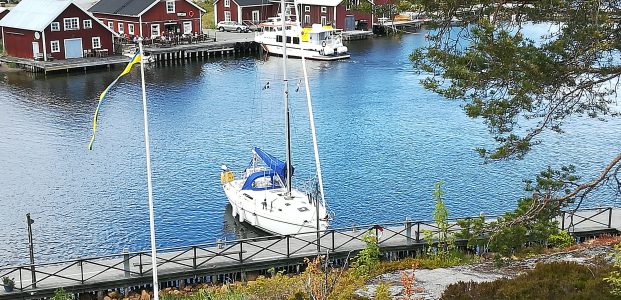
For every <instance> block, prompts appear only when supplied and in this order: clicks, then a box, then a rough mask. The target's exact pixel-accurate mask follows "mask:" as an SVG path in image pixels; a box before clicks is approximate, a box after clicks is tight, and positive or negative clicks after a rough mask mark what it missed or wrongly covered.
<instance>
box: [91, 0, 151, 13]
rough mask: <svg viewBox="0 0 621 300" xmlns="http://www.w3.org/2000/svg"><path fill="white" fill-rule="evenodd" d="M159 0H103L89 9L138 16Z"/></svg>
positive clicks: (97, 11) (96, 11) (94, 11)
mask: <svg viewBox="0 0 621 300" xmlns="http://www.w3.org/2000/svg"><path fill="white" fill-rule="evenodd" d="M158 1H159V0H101V1H99V2H97V4H95V5H93V7H91V8H90V9H89V11H90V12H93V13H102V14H110V15H122V16H138V15H139V14H140V13H142V12H143V11H145V10H146V9H147V8H149V7H150V6H151V5H153V4H154V3H156V2H158Z"/></svg>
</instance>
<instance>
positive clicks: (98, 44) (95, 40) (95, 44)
mask: <svg viewBox="0 0 621 300" xmlns="http://www.w3.org/2000/svg"><path fill="white" fill-rule="evenodd" d="M92 45H93V49H99V48H101V39H100V38H99V37H98V36H96V37H93V43H92Z"/></svg>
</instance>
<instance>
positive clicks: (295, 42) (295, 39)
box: [293, 36, 300, 45]
mask: <svg viewBox="0 0 621 300" xmlns="http://www.w3.org/2000/svg"><path fill="white" fill-rule="evenodd" d="M293 43H294V44H298V45H299V44H300V38H299V37H296V36H294V37H293Z"/></svg>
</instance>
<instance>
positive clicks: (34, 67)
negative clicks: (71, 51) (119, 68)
mask: <svg viewBox="0 0 621 300" xmlns="http://www.w3.org/2000/svg"><path fill="white" fill-rule="evenodd" d="M128 47H129V46H128ZM133 47H135V46H133ZM259 48H260V47H259V46H258V44H256V43H254V42H249V41H221V42H217V41H210V42H200V43H193V44H180V45H171V46H164V45H161V46H146V47H145V52H150V53H151V55H152V56H154V57H155V62H156V63H157V62H158V61H161V62H163V61H170V60H179V59H190V58H209V57H218V56H224V55H228V54H253V53H258V52H259ZM129 60H130V58H129V57H128V56H123V55H111V56H107V57H83V58H74V59H67V60H52V61H38V60H34V59H25V58H17V57H10V56H0V62H2V63H6V64H10V65H12V66H15V67H18V68H22V69H24V70H26V71H29V72H33V73H45V74H47V73H48V72H58V71H64V72H70V71H86V70H87V69H89V68H95V67H108V68H109V67H110V66H112V65H119V64H120V65H124V64H127V63H128V62H129Z"/></svg>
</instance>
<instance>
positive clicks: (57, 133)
mask: <svg viewBox="0 0 621 300" xmlns="http://www.w3.org/2000/svg"><path fill="white" fill-rule="evenodd" d="M424 43H425V40H424V38H423V35H407V36H404V37H402V38H401V39H397V38H394V39H393V38H378V39H373V40H367V41H361V42H352V43H350V44H349V45H348V46H349V48H350V50H351V54H352V58H351V59H350V60H345V61H339V62H308V67H309V68H308V72H309V76H310V81H311V92H312V95H313V101H314V110H315V120H316V127H317V134H318V140H319V151H320V155H321V159H322V168H323V175H324V181H325V190H326V198H327V201H328V203H329V205H330V208H331V209H332V210H333V211H334V212H335V214H336V219H335V220H334V222H333V223H332V226H337V227H338V226H348V225H351V224H353V223H356V224H363V223H372V222H380V221H394V220H404V219H405V218H406V217H407V218H411V219H429V218H431V212H432V209H433V203H432V197H431V191H432V188H433V184H434V183H435V182H436V181H438V180H444V181H445V182H446V184H445V186H444V187H445V189H446V201H447V206H448V209H449V212H450V214H451V215H452V216H466V215H478V214H479V213H480V212H485V213H486V214H496V213H501V212H504V211H506V210H510V209H512V208H513V207H514V206H515V203H516V199H517V198H518V197H520V196H523V195H524V192H523V190H522V179H525V178H532V177H534V175H535V174H536V173H537V172H538V171H540V170H541V169H543V168H545V167H546V166H548V165H551V166H555V167H558V166H561V165H563V164H568V163H574V164H575V165H576V166H577V170H578V173H579V175H581V176H584V177H585V178H591V177H592V176H594V175H595V174H596V173H597V170H598V169H601V168H602V167H603V165H604V164H605V163H606V162H607V161H608V160H610V159H611V158H612V157H613V156H614V154H615V153H618V151H619V149H621V140H619V136H621V120H620V119H610V120H607V121H604V122H602V121H598V120H593V119H589V118H581V117H578V116H576V117H574V118H572V119H571V120H570V121H569V122H567V123H566V125H565V126H566V129H567V133H565V134H563V135H558V134H553V133H548V134H545V135H544V138H545V140H544V143H543V144H541V145H539V146H537V147H536V148H535V149H534V150H533V151H532V153H531V154H529V155H528V156H527V157H526V159H524V160H520V161H508V162H498V163H492V164H484V162H483V161H482V160H481V159H480V158H479V157H478V154H477V153H476V152H475V151H474V150H473V149H474V148H476V147H485V146H487V147H490V146H493V143H492V138H491V135H490V134H489V133H488V132H487V131H486V127H485V126H484V125H483V124H482V122H481V121H480V120H475V119H469V118H467V117H466V116H465V114H464V112H463V111H462V109H461V105H462V104H463V103H460V102H458V101H447V100H444V99H442V98H441V97H439V96H437V95H435V94H433V93H430V92H428V91H425V90H424V89H423V88H422V87H421V86H420V84H419V83H418V80H419V79H421V78H422V77H421V75H419V74H417V73H416V72H415V71H414V70H413V69H412V65H411V63H410V62H409V60H408V55H409V54H410V53H411V51H412V50H413V49H414V48H416V47H419V46H421V45H423V44H424ZM119 71H120V70H119V69H116V70H112V71H110V72H108V71H105V70H104V71H89V72H88V73H86V74H83V73H71V74H59V75H49V76H47V77H45V78H43V77H40V76H33V75H30V74H25V73H15V72H4V73H0V81H1V82H2V84H0V141H1V142H0V170H1V171H0V228H2V230H0V265H8V264H15V263H24V262H26V261H27V253H28V252H27V231H26V225H25V224H26V222H25V214H26V213H28V212H30V213H31V214H32V216H33V218H34V219H35V224H34V225H33V232H34V236H35V256H36V260H37V261H51V260H57V259H66V258H69V257H78V256H86V255H97V254H106V253H115V252H119V251H121V250H122V249H124V248H127V249H129V250H141V249H145V248H148V245H149V234H148V213H147V192H146V173H145V158H144V144H143V143H144V140H143V139H144V138H143V126H142V122H143V121H142V104H141V99H140V85H139V72H136V71H134V72H132V73H131V74H130V75H128V76H127V77H125V78H123V79H122V80H121V81H120V82H119V84H118V85H117V86H116V87H115V88H114V90H112V91H110V93H109V95H108V100H107V102H106V103H105V104H104V106H103V108H102V111H101V114H100V118H99V123H98V125H99V127H98V129H99V131H98V135H97V139H96V142H95V144H94V150H93V151H87V148H86V145H87V142H88V140H89V138H90V135H91V119H92V114H93V112H94V109H95V106H96V99H97V96H98V94H99V93H100V92H101V91H102V90H103V89H104V88H105V86H106V85H107V84H108V83H109V82H110V81H112V80H113V79H114V77H115V76H116V75H117V74H118V72H119ZM289 71H290V74H291V76H290V77H291V78H292V79H291V81H292V83H291V85H290V90H291V107H292V108H291V109H292V120H293V162H294V165H295V167H296V177H295V182H297V183H300V184H301V183H303V182H305V181H306V180H308V179H309V178H311V177H312V175H313V173H314V161H313V151H312V143H311V136H310V129H309V125H308V115H307V112H306V102H305V98H304V87H303V86H302V87H300V88H299V91H298V92H295V90H296V88H297V85H298V80H299V79H301V70H300V61H299V60H294V61H291V62H290V63H289ZM0 72H1V71H0ZM280 72H281V59H280V58H277V57H270V58H269V59H268V60H267V61H264V60H261V59H257V58H254V57H243V58H234V57H230V58H225V59H214V60H209V61H194V62H185V63H183V62H179V63H176V64H165V65H157V66H152V67H150V68H149V69H147V70H146V77H147V81H148V84H147V94H148V98H149V121H150V129H151V135H150V137H151V143H152V163H153V183H154V187H153V193H154V199H155V200H154V201H155V219H156V234H157V244H158V245H159V246H176V245H186V244H192V243H203V242H210V241H214V240H215V239H217V238H222V237H227V238H229V239H230V238H233V237H235V236H236V235H237V236H243V235H244V234H245V233H244V232H245V230H246V229H244V228H241V229H240V228H239V227H236V226H235V224H233V223H232V221H231V218H230V217H228V215H226V203H227V201H226V198H225V196H224V194H223V192H222V190H221V188H220V185H219V167H220V165H221V164H227V165H229V166H230V167H231V168H232V169H237V170H239V169H241V168H243V167H244V166H245V165H246V163H247V162H248V161H249V159H250V155H251V149H252V147H253V146H255V145H257V146H260V147H262V148H265V149H266V150H268V151H271V152H273V153H274V154H276V155H278V156H281V157H282V156H283V153H284V150H283V149H284V139H283V134H284V125H283V123H284V118H283V107H282V95H281V89H282V83H281V79H280V78H281V73H280ZM267 82H269V83H270V88H269V89H266V90H263V89H262V87H263V86H265V84H266V83H267ZM587 204H589V205H591V206H594V205H597V204H616V205H621V199H619V198H618V197H615V196H614V195H613V193H611V192H609V191H604V192H601V193H599V194H597V195H594V197H593V198H591V199H590V200H589V202H588V203H587Z"/></svg>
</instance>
